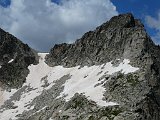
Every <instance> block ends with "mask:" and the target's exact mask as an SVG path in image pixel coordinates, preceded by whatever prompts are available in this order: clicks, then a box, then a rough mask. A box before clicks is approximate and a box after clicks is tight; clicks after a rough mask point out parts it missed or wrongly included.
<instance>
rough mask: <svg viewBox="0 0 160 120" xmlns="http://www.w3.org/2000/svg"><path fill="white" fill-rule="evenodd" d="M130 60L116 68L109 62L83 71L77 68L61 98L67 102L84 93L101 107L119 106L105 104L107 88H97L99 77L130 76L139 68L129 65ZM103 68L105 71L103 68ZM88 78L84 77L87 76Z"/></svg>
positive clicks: (84, 68) (110, 103)
mask: <svg viewBox="0 0 160 120" xmlns="http://www.w3.org/2000/svg"><path fill="white" fill-rule="evenodd" d="M129 62H130V61H129V60H128V59H124V60H123V62H122V63H120V64H119V66H118V67H114V66H113V65H112V64H111V63H112V62H108V63H106V64H103V65H100V66H91V67H86V66H85V67H83V68H81V69H78V67H75V68H74V69H75V70H74V71H72V72H71V73H70V75H71V76H72V77H71V79H69V80H67V82H66V83H65V85H64V91H63V92H62V93H61V94H60V96H59V97H63V96H66V95H67V96H66V97H65V100H66V101H69V100H70V99H71V98H72V97H73V96H74V94H75V93H84V95H86V96H87V97H88V98H89V99H91V100H93V101H95V102H96V103H97V104H98V105H100V106H112V105H118V104H117V103H114V102H105V101H104V100H103V97H104V96H103V94H104V92H105V88H104V87H103V84H101V85H99V86H96V87H95V85H97V84H98V83H100V81H98V80H99V78H100V77H101V76H100V75H97V74H98V73H99V72H102V73H101V74H102V75H104V74H105V73H107V74H108V75H111V74H113V73H116V72H119V71H121V72H122V73H124V74H128V73H131V72H135V71H137V70H138V69H139V68H135V67H132V66H131V65H130V64H129ZM102 67H103V71H102V69H101V68H102ZM86 74H87V77H84V76H86Z"/></svg>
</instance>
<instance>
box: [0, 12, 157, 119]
mask: <svg viewBox="0 0 160 120" xmlns="http://www.w3.org/2000/svg"><path fill="white" fill-rule="evenodd" d="M1 31H2V30H1ZM0 36H1V41H0V51H1V53H3V54H0V56H2V57H1V58H0V62H1V64H0V66H1V67H0V75H1V76H0V77H1V78H8V79H6V80H11V81H12V82H11V83H12V84H11V85H12V86H11V85H10V84H7V83H8V82H6V81H4V80H3V79H0V86H4V84H5V87H0V105H1V107H0V120H159V119H160V112H159V111H160V109H159V108H160V107H159V104H160V88H159V84H160V81H159V79H160V75H159V74H160V47H159V46H156V45H155V44H154V43H153V42H152V40H151V39H150V37H149V36H148V35H147V33H146V31H145V28H144V26H143V24H142V23H141V22H140V20H138V19H135V18H134V16H133V15H132V14H130V13H128V14H122V15H119V16H115V17H113V18H111V20H110V21H108V22H106V23H104V24H102V25H101V26H99V27H97V28H96V30H94V31H90V32H87V33H86V34H84V36H82V38H80V39H78V40H77V41H76V42H75V43H73V44H67V43H63V44H60V45H55V46H54V47H53V48H52V49H51V51H50V52H49V53H36V52H35V51H34V50H32V49H31V48H30V47H29V46H27V45H25V44H23V43H22V42H20V41H19V40H17V39H16V38H15V37H13V36H12V35H9V37H8V35H6V32H4V31H2V32H0ZM8 38H9V39H8ZM8 45H10V46H14V47H11V48H12V49H11V48H10V51H8V52H7V50H8V47H7V46H8ZM4 46H6V47H4ZM6 48H7V49H6ZM5 56H7V57H5ZM2 58H5V59H2ZM17 65H20V69H19V68H18V69H17ZM24 70H25V72H24ZM1 71H2V72H1ZM3 71H5V74H2V73H4V72H3ZM10 71H11V72H10ZM13 71H16V72H13ZM26 71H27V72H26ZM11 73H12V74H11ZM13 73H16V74H13ZM9 75H10V76H9ZM21 75H23V82H21V81H22V79H21V77H20V76H21ZM17 76H18V77H17ZM10 77H11V78H12V79H9V78H10ZM14 78H15V79H14ZM7 86H8V87H7Z"/></svg>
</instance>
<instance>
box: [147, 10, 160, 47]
mask: <svg viewBox="0 0 160 120" xmlns="http://www.w3.org/2000/svg"><path fill="white" fill-rule="evenodd" d="M145 20H146V23H147V25H148V27H150V28H153V29H155V30H156V31H157V33H155V35H154V36H152V39H153V40H154V41H155V43H156V44H160V11H159V12H158V17H157V18H154V17H152V16H149V15H148V16H146V18H145Z"/></svg>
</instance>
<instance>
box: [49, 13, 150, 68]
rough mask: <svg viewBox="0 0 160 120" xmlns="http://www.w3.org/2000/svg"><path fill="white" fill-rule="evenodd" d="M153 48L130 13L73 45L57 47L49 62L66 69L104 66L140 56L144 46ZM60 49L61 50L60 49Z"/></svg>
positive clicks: (142, 27)
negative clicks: (78, 66) (79, 66)
mask: <svg viewBox="0 0 160 120" xmlns="http://www.w3.org/2000/svg"><path fill="white" fill-rule="evenodd" d="M146 41H148V43H149V44H153V42H152V40H151V39H150V38H149V36H148V35H147V33H146V31H145V29H144V26H143V24H142V23H141V21H140V20H138V19H135V18H134V17H133V15H132V14H131V13H127V14H121V15H118V16H115V17H112V18H111V19H110V20H109V21H107V22H106V23H104V24H102V25H101V26H99V27H97V28H96V29H95V30H94V31H89V32H87V33H85V34H84V35H83V36H82V38H81V39H78V40H77V41H76V42H75V43H73V44H60V45H55V46H54V47H53V48H52V49H51V51H50V54H49V55H48V56H47V57H46V58H47V60H46V62H47V63H48V64H49V65H51V66H55V65H63V66H66V67H71V66H76V65H82V66H84V65H88V66H90V65H96V64H103V63H105V62H109V61H111V60H115V59H121V58H122V59H123V58H127V59H133V58H136V57H138V56H141V54H142V53H141V52H142V51H143V49H145V46H144V43H145V42H146ZM57 46H58V47H57Z"/></svg>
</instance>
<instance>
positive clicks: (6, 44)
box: [0, 29, 38, 88]
mask: <svg viewBox="0 0 160 120" xmlns="http://www.w3.org/2000/svg"><path fill="white" fill-rule="evenodd" d="M36 59H37V55H36V52H35V51H34V50H32V49H31V48H30V47H29V46H28V45H27V44H24V43H22V42H21V41H20V40H18V39H17V38H16V37H14V36H13V35H11V34H9V33H7V32H5V31H4V30H2V29H0V65H1V68H0V82H2V83H3V85H4V86H8V87H13V88H15V87H16V88H17V87H20V86H21V85H22V84H23V83H24V82H25V78H26V76H27V74H28V73H29V71H28V68H27V67H28V66H29V65H30V64H36V63H38V61H37V60H36ZM10 60H12V62H9V61H10Z"/></svg>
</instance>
